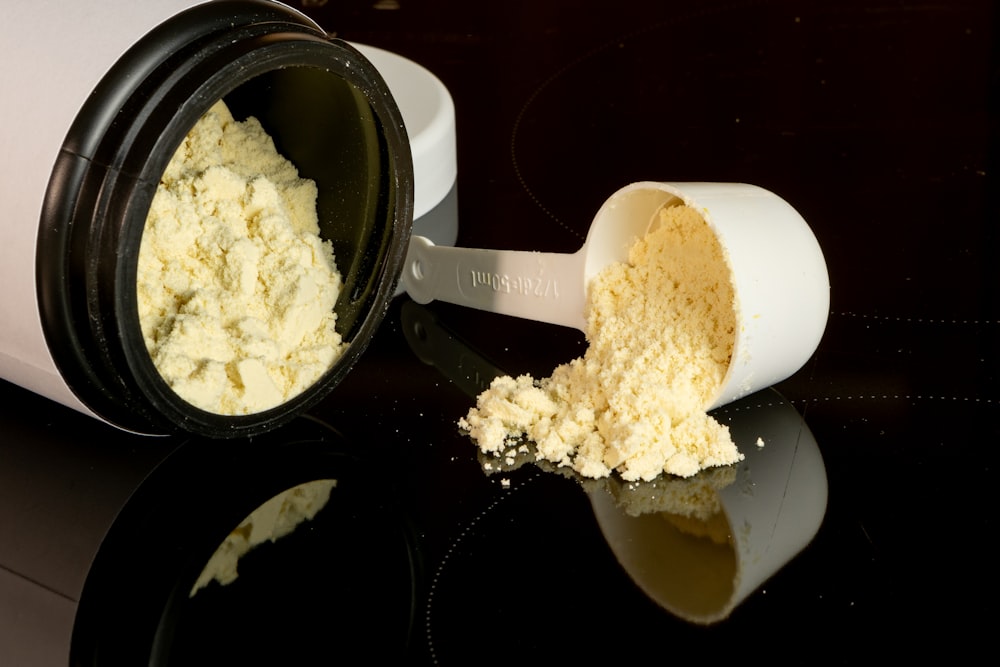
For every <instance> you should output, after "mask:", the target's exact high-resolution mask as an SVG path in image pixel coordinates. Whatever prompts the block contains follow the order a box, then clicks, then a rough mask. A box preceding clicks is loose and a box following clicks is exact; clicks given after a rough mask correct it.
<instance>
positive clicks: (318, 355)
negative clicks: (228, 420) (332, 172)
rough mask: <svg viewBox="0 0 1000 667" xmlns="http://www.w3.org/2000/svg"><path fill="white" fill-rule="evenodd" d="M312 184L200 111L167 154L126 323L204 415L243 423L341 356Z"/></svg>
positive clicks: (242, 133)
mask: <svg viewBox="0 0 1000 667" xmlns="http://www.w3.org/2000/svg"><path fill="white" fill-rule="evenodd" d="M316 196H317V188H316V184H315V182H313V181H311V180H309V179H303V178H300V177H299V174H298V171H297V170H296V168H295V166H294V165H293V164H292V163H291V162H289V161H288V160H287V159H285V158H284V157H283V156H281V155H280V154H279V153H278V152H277V150H276V149H275V146H274V142H273V141H272V139H271V138H270V137H269V136H268V135H267V133H266V132H265V131H264V129H263V127H262V126H261V125H260V123H259V122H258V121H257V120H256V119H255V118H248V119H247V120H246V121H242V122H238V121H236V120H235V119H234V118H233V116H232V114H231V113H230V111H229V109H228V107H226V105H225V103H223V102H221V101H220V102H218V103H217V104H216V105H215V106H213V107H212V108H211V109H210V110H209V111H208V112H207V113H206V114H205V115H204V116H203V117H202V118H201V119H200V120H199V121H198V123H197V124H196V125H195V127H194V128H192V130H191V131H190V132H189V133H188V135H187V137H186V138H185V139H184V142H183V143H182V144H181V146H180V147H179V148H178V149H177V151H176V153H175V154H174V156H173V158H172V159H171V161H170V163H169V164H168V166H167V168H166V170H165V171H164V174H163V177H162V179H161V182H160V184H159V186H158V188H157V191H156V194H155V196H154V198H153V202H152V204H151V206H150V211H149V215H148V217H147V220H146V225H145V228H144V231H143V238H142V242H141V245H140V248H139V258H138V272H137V276H136V282H137V285H136V287H137V292H138V308H139V323H140V326H141V328H142V333H143V337H144V339H145V342H146V347H147V350H148V351H149V354H150V357H151V358H152V360H153V363H154V365H155V366H156V368H157V370H158V371H159V373H160V375H161V376H162V377H163V379H164V380H165V381H166V382H167V384H168V385H170V387H171V388H172V389H173V390H174V391H175V392H176V393H177V394H178V395H179V396H180V397H181V398H183V399H184V400H186V401H187V402H189V403H191V404H192V405H194V406H196V407H198V408H201V409H203V410H207V411H209V412H213V413H217V414H225V415H240V414H251V413H256V412H260V411H263V410H267V409H269V408H273V407H276V406H278V405H280V404H282V403H284V402H286V401H288V400H290V399H291V398H294V397H295V396H297V395H298V394H300V393H301V392H302V391H304V390H306V389H307V388H309V387H310V386H311V385H312V384H313V383H314V382H316V381H317V380H318V379H319V378H320V376H322V375H323V374H324V373H325V372H326V371H327V370H328V369H329V368H330V367H331V366H332V365H333V363H334V362H335V361H336V359H337V358H338V357H339V356H340V355H341V353H342V351H343V349H344V347H345V344H344V343H343V341H342V339H341V337H340V335H339V334H338V333H337V331H336V328H335V324H336V315H335V313H334V310H333V307H334V304H335V303H336V301H337V297H338V295H339V293H340V288H341V276H340V274H339V273H338V271H337V267H336V263H335V262H334V256H333V249H332V246H331V245H330V243H329V242H324V241H323V240H322V239H321V238H320V235H319V222H318V217H317V213H316Z"/></svg>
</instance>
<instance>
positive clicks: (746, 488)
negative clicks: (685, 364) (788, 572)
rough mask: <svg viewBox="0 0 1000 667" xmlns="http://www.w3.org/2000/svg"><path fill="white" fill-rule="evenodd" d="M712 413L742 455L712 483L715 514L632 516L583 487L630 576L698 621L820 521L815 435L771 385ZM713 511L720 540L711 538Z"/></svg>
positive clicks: (778, 560) (763, 576)
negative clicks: (721, 483)
mask: <svg viewBox="0 0 1000 667" xmlns="http://www.w3.org/2000/svg"><path fill="white" fill-rule="evenodd" d="M716 416H717V418H718V419H719V420H720V421H728V422H729V428H730V431H731V432H732V435H733V439H734V440H735V442H736V443H737V445H738V446H739V448H740V450H741V451H743V452H744V453H745V454H746V459H745V461H744V462H743V463H742V464H740V466H739V467H738V469H737V474H736V479H735V480H734V481H733V482H732V483H731V484H729V485H727V486H725V487H724V488H720V489H718V491H717V494H718V500H719V503H720V504H721V509H722V515H723V516H722V517H719V516H718V515H717V516H716V517H715V518H712V517H707V518H699V517H698V516H697V515H696V514H695V513H692V514H691V515H690V516H685V515H684V513H683V511H678V508H675V507H671V508H670V511H655V512H650V513H647V514H641V515H638V516H636V515H635V514H634V513H630V512H629V511H627V509H626V508H623V507H622V505H621V503H620V502H619V501H618V500H616V499H615V498H614V497H612V495H611V494H609V493H607V492H605V491H603V490H601V491H591V492H590V494H589V495H590V500H591V505H592V506H593V509H594V515H595V516H596V517H597V521H598V524H599V525H600V527H601V531H602V532H603V533H604V536H605V538H606V539H607V541H608V544H609V545H610V547H611V549H612V551H613V552H614V553H615V556H616V557H617V558H618V561H619V562H620V563H621V565H622V566H623V567H624V568H625V570H626V572H628V574H629V576H631V577H632V579H633V580H634V581H635V582H636V584H637V585H638V586H639V587H640V588H641V589H642V590H643V591H644V592H645V593H646V594H647V595H648V596H649V597H650V598H652V599H653V600H654V601H656V602H657V603H658V604H659V605H660V606H662V607H664V608H665V609H667V610H668V611H670V612H671V613H673V614H675V615H677V616H679V617H681V618H683V619H686V620H688V621H691V622H694V623H702V624H707V623H714V622H717V621H719V620H722V619H724V618H726V617H727V616H728V615H729V614H730V613H731V612H732V611H733V609H735V608H736V607H737V606H738V605H739V604H740V603H741V602H742V601H743V600H744V599H745V598H746V597H747V596H748V595H749V594H750V593H752V592H753V591H755V590H756V589H757V588H759V587H760V586H761V584H763V583H764V582H765V581H766V580H767V579H769V578H770V577H771V576H772V575H774V574H775V573H776V572H777V571H778V570H779V569H780V568H781V567H783V566H784V565H785V563H787V562H788V561H789V560H791V558H793V557H794V556H795V555H796V554H798V553H799V551H801V550H802V549H803V548H804V547H805V546H806V545H807V544H808V543H809V541H810V540H812V538H813V536H814V535H815V534H816V531H817V530H818V529H819V526H820V524H821V523H822V520H823V515H824V514H825V512H826V500H827V480H826V471H825V468H824V466H823V459H822V457H821V455H820V452H819V448H818V447H817V445H816V440H815V439H814V438H813V435H812V433H811V432H810V431H809V428H808V427H807V426H806V424H805V422H804V421H803V419H802V417H801V416H800V415H799V414H798V412H796V411H795V409H794V408H793V407H792V406H791V405H790V404H789V403H787V402H786V401H785V400H784V399H782V398H781V396H780V395H779V394H777V392H775V391H773V390H771V391H765V392H760V393H758V394H754V395H753V396H750V397H747V398H745V399H743V400H741V401H739V402H737V403H734V404H732V405H731V406H729V407H728V408H727V409H725V410H723V411H720V414H717V415H716ZM759 443H763V446H761V444H759ZM639 489H641V485H639V484H636V485H635V486H634V487H633V492H635V491H637V490H639ZM662 492H663V489H660V490H658V493H660V494H661V495H662ZM720 518H724V519H725V521H726V524H727V525H726V526H725V527H727V528H728V538H729V539H728V540H720V539H718V535H719V530H718V529H719V519H720Z"/></svg>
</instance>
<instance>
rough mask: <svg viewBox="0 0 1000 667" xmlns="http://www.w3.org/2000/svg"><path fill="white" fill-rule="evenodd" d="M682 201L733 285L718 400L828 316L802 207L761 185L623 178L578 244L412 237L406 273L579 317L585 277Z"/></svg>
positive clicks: (411, 279) (433, 288)
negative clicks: (500, 246) (534, 247)
mask: <svg viewBox="0 0 1000 667" xmlns="http://www.w3.org/2000/svg"><path fill="white" fill-rule="evenodd" d="M682 203H683V204H687V205H688V206H691V207H692V208H695V209H696V210H698V211H699V212H700V213H701V214H702V215H703V216H704V218H705V220H706V222H707V223H708V224H709V225H710V226H711V227H712V230H713V231H714V232H715V234H716V237H717V238H718V239H719V241H720V243H721V245H722V248H723V250H724V251H725V255H726V257H727V259H728V262H729V265H730V266H729V268H730V269H731V272H732V280H733V286H734V289H735V292H736V310H737V335H736V340H735V343H734V348H733V355H732V359H733V361H732V363H731V365H730V368H729V371H728V373H727V376H726V379H725V381H724V384H723V387H722V388H721V390H720V392H719V394H718V395H717V396H716V399H715V400H714V401H713V402H712V404H711V405H712V406H713V407H717V406H719V405H723V404H725V403H728V402H730V401H733V400H735V399H736V398H739V397H740V396H743V395H745V394H747V393H750V392H752V391H755V390H757V389H761V388H763V387H767V386H770V385H772V384H774V383H776V382H779V381H781V380H783V379H785V378H786V377H788V376H789V375H791V374H792V373H794V372H795V371H797V370H798V369H799V368H801V366H802V364H803V363H805V361H806V360H807V359H808V358H809V357H810V356H811V355H812V353H813V352H814V351H815V349H816V346H817V345H818V344H819V340H820V337H821V336H822V334H823V330H824V329H825V327H826V320H827V314H828V311H829V277H828V274H827V270H826V263H825V260H824V258H823V254H822V251H821V250H820V248H819V245H818V243H817V242H816V238H815V236H813V234H812V231H811V230H810V229H809V226H808V225H807V224H806V223H805V221H804V220H803V219H802V217H801V216H800V215H799V214H798V213H797V212H796V211H795V210H794V209H793V208H792V207H791V206H789V205H788V204H787V203H786V202H785V201H784V200H782V199H781V198H779V197H778V196H776V195H774V194H773V193H771V192H768V191H767V190H764V189H762V188H759V187H756V186H752V185H745V184H729V183H683V184H676V185H675V184H669V183H652V182H640V183H634V184H632V185H628V186H626V187H624V188H622V189H621V190H619V191H618V192H616V193H615V194H614V195H612V196H611V197H610V198H609V199H608V200H607V201H606V202H605V203H604V205H603V206H602V207H601V209H600V210H599V211H598V212H597V215H596V216H595V217H594V220H593V223H592V225H591V228H590V231H589V233H588V235H587V240H586V242H585V243H584V245H583V247H582V248H581V249H580V250H578V251H577V252H575V253H571V254H563V253H543V252H525V251H511V250H484V249H472V248H453V247H441V246H435V245H434V244H433V243H431V242H430V241H428V240H427V239H425V238H422V237H420V236H415V237H413V238H412V239H411V242H410V247H409V251H408V255H407V260H406V263H405V266H404V269H403V274H402V280H403V285H404V286H405V288H406V290H407V292H408V293H409V294H410V296H411V298H413V300H415V301H417V302H418V303H428V302H430V301H433V300H435V299H436V300H441V301H447V302H450V303H455V304H459V305H463V306H470V307H473V308H478V309H481V310H487V311H490V312H494V313H500V314H504V315H513V316H517V317H523V318H527V319H531V320H538V321H542V322H548V323H551V324H560V325H564V326H570V327H574V328H577V329H580V330H581V331H583V330H585V329H586V322H585V310H586V298H587V288H588V285H589V284H590V281H591V280H592V279H593V278H594V277H595V276H596V275H597V274H598V273H600V271H601V270H602V269H603V268H604V267H606V266H608V265H610V264H612V263H614V262H624V261H627V259H628V251H629V248H630V247H631V246H632V244H633V243H634V242H635V241H636V240H637V239H639V238H641V237H642V236H644V235H645V234H646V232H647V230H648V229H649V228H650V226H651V224H652V223H653V221H654V220H655V219H656V216H657V214H658V212H659V211H660V210H661V209H662V208H664V207H666V206H673V205H677V204H682Z"/></svg>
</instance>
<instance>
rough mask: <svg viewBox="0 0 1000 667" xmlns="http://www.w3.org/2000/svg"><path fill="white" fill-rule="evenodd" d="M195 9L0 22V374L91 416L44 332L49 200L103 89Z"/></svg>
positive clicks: (165, 2)
mask: <svg viewBox="0 0 1000 667" xmlns="http://www.w3.org/2000/svg"><path fill="white" fill-rule="evenodd" d="M194 4H196V3H195V2H192V1H191V0H159V1H158V2H150V3H139V2H107V1H104V2H59V1H57V0H42V1H41V2H31V3H10V4H9V5H7V6H5V7H4V10H5V12H4V20H3V21H0V44H3V48H4V65H3V67H0V90H3V91H4V103H3V104H0V156H3V157H2V160H3V161H2V164H3V172H2V173H0V201H2V202H3V204H4V209H5V210H4V216H3V220H2V222H0V225H2V227H3V235H2V239H3V242H2V243H0V284H3V286H4V290H3V295H2V297H0V304H2V315H0V377H2V378H4V379H6V380H9V381H11V382H13V383H15V384H18V385H20V386H22V387H25V388H26V389H30V390H31V391H34V392H36V393H38V394H42V395H43V396H47V397H49V398H51V399H53V400H55V401H58V402H59V403H62V404H64V405H67V406H69V407H71V408H74V409H76V410H79V411H81V412H84V413H86V414H91V415H92V416H93V413H92V412H91V411H90V410H89V409H88V408H87V407H86V406H84V405H83V403H81V402H80V400H79V399H78V398H77V397H76V396H75V395H74V394H73V392H72V391H71V390H70V388H69V387H68V386H67V384H66V382H65V381H64V380H63V378H62V376H61V375H60V374H59V371H58V369H57V368H56V365H55V362H54V361H53V359H52V355H51V354H50V353H49V350H48V346H47V345H46V341H45V335H44V333H43V332H42V324H41V318H40V315H39V311H38V302H37V289H36V283H35V248H36V244H37V238H38V226H39V216H40V214H41V207H42V201H43V198H44V196H45V191H46V188H47V187H48V184H49V177H50V176H51V174H52V167H53V165H54V164H55V160H56V156H57V155H58V153H59V150H60V148H61V147H62V144H63V140H64V139H65V138H66V133H67V131H68V130H69V128H70V125H71V124H72V122H73V119H74V118H75V117H76V115H77V113H78V112H79V110H80V107H81V106H82V105H83V103H84V101H85V100H86V99H87V97H88V96H89V95H90V94H91V92H92V91H93V89H94V87H95V86H96V85H97V83H98V82H99V81H100V80H101V78H102V77H103V76H104V75H105V74H106V73H107V71H108V69H110V68H111V66H112V65H113V64H114V62H115V61H116V60H118V58H120V57H121V55H122V54H123V53H124V52H125V51H126V50H128V48H129V47H131V46H132V45H133V44H134V43H135V42H136V41H138V40H139V39H140V38H141V37H142V36H143V35H144V34H146V33H147V32H149V31H150V30H151V29H153V28H154V27H156V26H157V25H158V24H160V23H162V22H163V21H165V20H167V19H168V18H170V17H171V16H173V15H175V14H177V13H178V12H180V11H182V10H183V9H186V8H187V7H191V6H193V5H194ZM81 43H82V44H85V45H86V48H80V45H81Z"/></svg>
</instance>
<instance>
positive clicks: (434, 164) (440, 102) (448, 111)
mask: <svg viewBox="0 0 1000 667" xmlns="http://www.w3.org/2000/svg"><path fill="white" fill-rule="evenodd" d="M351 45H352V46H354V47H355V48H356V49H358V51H360V52H361V54H362V55H363V56H365V58H367V59H368V60H369V61H370V62H371V63H372V65H374V66H375V69H377V70H378V73H379V74H381V75H382V78H383V79H385V83H386V85H387V86H388V87H389V92H391V93H392V97H393V99H394V100H396V104H397V106H398V107H399V113H400V115H401V116H402V117H403V124H404V125H405V126H406V133H407V135H408V136H409V140H410V153H411V154H412V156H413V218H414V219H417V218H420V217H423V216H424V215H425V214H426V213H428V212H429V211H430V210H431V209H433V208H434V207H435V206H436V205H437V204H438V202H440V201H441V200H442V199H444V198H445V196H447V194H448V192H449V191H451V189H452V187H453V186H454V184H455V180H456V178H457V176H458V161H457V158H456V140H455V104H454V102H453V101H452V99H451V93H449V92H448V89H447V88H446V87H445V85H444V84H443V83H441V80H440V79H438V78H437V77H436V76H434V74H433V73H431V72H430V71H429V70H427V69H426V68H425V67H423V66H421V65H419V64H417V63H415V62H413V61H412V60H409V59H407V58H404V57H403V56H401V55H399V54H396V53H392V52H391V51H386V50H384V49H379V48H376V47H374V46H369V45H367V44H357V43H354V42H352V43H351Z"/></svg>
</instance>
